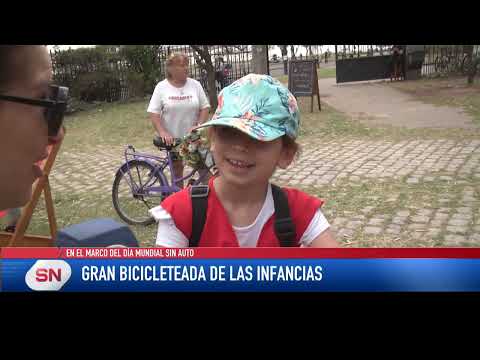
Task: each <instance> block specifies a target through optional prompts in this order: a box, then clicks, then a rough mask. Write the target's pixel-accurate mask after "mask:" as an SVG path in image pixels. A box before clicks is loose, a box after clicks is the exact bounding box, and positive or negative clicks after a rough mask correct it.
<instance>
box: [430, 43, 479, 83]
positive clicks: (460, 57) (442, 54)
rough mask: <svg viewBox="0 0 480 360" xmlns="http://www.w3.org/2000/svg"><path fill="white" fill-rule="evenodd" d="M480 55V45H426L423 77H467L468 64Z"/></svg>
mask: <svg viewBox="0 0 480 360" xmlns="http://www.w3.org/2000/svg"><path fill="white" fill-rule="evenodd" d="M479 55H480V45H425V60H424V63H423V66H422V76H424V77H435V76H448V75H455V74H458V75H466V73H465V71H466V70H467V64H468V63H469V61H471V58H472V57H475V56H479Z"/></svg>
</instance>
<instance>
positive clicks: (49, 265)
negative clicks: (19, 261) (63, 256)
mask: <svg viewBox="0 0 480 360" xmlns="http://www.w3.org/2000/svg"><path fill="white" fill-rule="evenodd" d="M71 275H72V269H71V267H70V265H69V264H68V263H67V262H66V261H63V260H37V261H36V262H35V264H33V266H32V267H31V268H30V270H28V272H27V274H26V275H25V283H26V284H27V286H28V287H29V288H30V289H32V290H36V291H58V290H60V289H61V288H62V287H63V285H65V284H66V283H67V281H68V280H69V279H70V276H71Z"/></svg>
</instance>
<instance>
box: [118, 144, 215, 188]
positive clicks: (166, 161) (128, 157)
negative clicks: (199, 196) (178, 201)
mask: <svg viewBox="0 0 480 360" xmlns="http://www.w3.org/2000/svg"><path fill="white" fill-rule="evenodd" d="M166 152H167V156H166V157H161V156H157V155H152V154H148V153H144V152H138V151H136V150H135V148H134V147H133V146H132V145H128V146H127V147H126V148H125V151H124V157H125V164H127V171H126V173H128V179H129V180H127V183H128V185H129V186H130V189H131V191H132V195H133V196H143V195H147V196H155V195H154V194H155V193H158V194H159V195H158V197H162V196H163V194H168V195H170V194H173V193H175V192H178V191H180V190H182V188H181V187H179V186H178V185H177V184H178V183H181V182H183V181H185V180H187V179H189V178H191V177H192V176H193V175H194V174H195V173H196V172H197V171H198V172H199V174H200V177H199V179H198V180H196V181H194V182H193V185H197V184H199V183H201V182H202V181H203V180H204V178H205V177H206V175H207V174H208V172H209V171H210V169H208V168H207V170H208V171H206V172H205V173H204V174H201V171H200V169H193V170H192V171H190V173H188V174H187V175H185V176H183V177H181V178H176V177H175V175H174V172H173V160H172V154H171V152H170V151H169V150H166ZM133 160H138V161H145V162H147V163H149V164H150V165H151V166H152V167H153V169H154V170H153V173H151V174H150V177H149V179H148V180H147V182H146V183H145V184H140V186H138V185H137V184H136V183H135V181H134V180H133V178H132V174H131V169H130V163H131V161H133ZM122 166H123V165H122ZM167 166H168V169H169V171H170V174H171V179H172V181H171V183H170V182H169V181H168V179H167V177H166V176H165V174H164V173H163V171H164V170H165V169H166V168H167ZM157 178H160V179H161V182H162V184H166V185H160V186H150V185H149V184H151V181H152V179H153V180H154V181H153V183H154V182H155V181H156V179H157Z"/></svg>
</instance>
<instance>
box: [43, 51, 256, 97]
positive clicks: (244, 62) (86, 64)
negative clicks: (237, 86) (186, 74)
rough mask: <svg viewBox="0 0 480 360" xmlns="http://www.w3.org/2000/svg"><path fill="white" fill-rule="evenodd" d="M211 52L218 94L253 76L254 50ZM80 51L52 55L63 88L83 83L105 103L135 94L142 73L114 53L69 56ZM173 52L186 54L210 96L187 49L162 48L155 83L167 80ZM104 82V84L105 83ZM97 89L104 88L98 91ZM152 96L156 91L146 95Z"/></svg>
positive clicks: (202, 75)
mask: <svg viewBox="0 0 480 360" xmlns="http://www.w3.org/2000/svg"><path fill="white" fill-rule="evenodd" d="M208 50H209V53H210V56H211V61H212V63H213V64H214V66H215V70H216V72H217V73H220V72H221V74H218V75H221V76H217V78H218V79H220V78H221V81H217V84H216V85H217V86H216V89H217V92H218V91H220V90H221V89H222V88H223V87H224V86H226V85H228V84H230V83H232V82H233V81H235V80H237V79H239V78H241V77H242V76H245V75H247V74H249V73H251V72H252V69H253V66H252V46H251V45H228V46H227V45H210V46H208ZM75 51H78V49H77V50H66V51H51V52H50V55H51V58H52V67H53V73H54V79H55V81H56V82H58V83H60V84H62V85H64V86H69V87H72V86H75V85H76V87H77V88H78V84H79V82H82V84H81V86H80V87H81V88H83V87H86V88H89V89H90V91H91V93H92V94H93V95H94V94H95V90H98V92H100V91H101V92H102V94H103V95H102V96H103V97H104V99H102V100H105V101H116V100H125V99H128V98H130V97H132V96H134V95H135V94H133V92H134V91H133V88H134V85H135V84H134V81H135V78H136V77H135V72H136V73H137V75H138V76H140V75H141V72H139V70H137V69H136V67H135V66H134V65H135V64H130V63H129V62H128V61H127V60H126V59H124V58H122V57H121V56H120V55H118V56H116V55H115V52H113V53H109V54H108V57H107V56H103V57H102V56H101V55H99V54H98V53H96V54H94V53H93V52H92V56H84V57H81V58H80V57H75V56H68V55H69V53H70V54H72V55H73V52H75ZM173 52H180V53H183V54H186V55H187V56H188V58H189V60H190V61H189V63H190V69H189V71H190V77H192V78H194V79H196V80H198V81H200V83H201V84H202V86H203V88H204V89H205V91H206V92H207V93H208V86H207V83H206V81H207V76H206V73H205V72H204V71H202V69H201V67H200V66H199V65H198V63H197V61H196V56H195V51H194V50H193V49H192V48H191V47H190V46H188V45H164V46H159V48H158V51H157V53H156V56H155V66H157V70H158V71H157V72H156V73H157V75H156V76H155V81H156V82H158V81H161V80H163V79H164V78H165V61H166V60H167V58H168V56H169V55H170V54H171V53H173ZM99 72H100V73H101V74H102V81H101V85H99V81H97V80H98V77H97V78H95V81H93V74H95V73H96V76H98V73H99ZM103 80H104V81H103ZM95 86H97V88H98V87H100V86H101V87H103V88H102V89H100V88H98V89H95ZM146 92H147V93H151V92H153V88H152V89H149V90H147V91H146Z"/></svg>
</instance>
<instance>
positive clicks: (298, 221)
mask: <svg viewBox="0 0 480 360" xmlns="http://www.w3.org/2000/svg"><path fill="white" fill-rule="evenodd" d="M208 186H209V188H210V193H209V195H208V208H207V218H206V221H205V226H204V228H203V232H202V236H201V238H200V242H199V244H198V246H203V247H238V246H239V245H238V241H237V237H236V236H235V232H234V230H233V228H232V225H231V224H230V222H229V220H228V217H227V213H226V211H225V209H224V208H223V205H222V204H221V202H220V201H219V199H218V197H217V194H216V193H215V188H214V186H213V178H211V179H210V181H209V183H208ZM283 190H284V192H285V194H286V195H287V199H288V205H289V207H290V215H291V217H292V219H293V222H294V223H295V229H296V239H295V243H296V244H298V242H299V240H300V238H301V237H302V235H303V233H304V232H305V230H306V229H307V227H308V225H309V224H310V221H311V220H312V219H313V216H314V215H315V212H316V211H317V210H318V208H320V207H321V206H322V205H323V201H322V200H320V199H317V198H315V197H313V196H310V195H308V194H306V193H304V192H302V191H299V190H297V189H292V188H283ZM162 207H163V208H164V209H165V210H166V211H167V212H168V213H169V214H170V215H171V216H172V218H173V221H174V222H175V226H176V227H177V228H178V229H179V230H180V231H181V232H182V233H183V234H184V235H185V237H186V238H187V239H189V238H190V236H191V234H192V200H191V198H190V192H189V188H185V189H183V190H182V191H179V192H177V193H175V194H172V195H170V196H169V197H167V198H166V199H165V200H164V201H163V202H162ZM274 217H275V214H273V215H272V216H271V217H270V219H268V220H267V222H266V223H265V225H264V226H263V229H262V232H261V233H260V238H259V239H258V242H257V247H278V246H280V244H279V242H278V239H277V237H276V235H275V230H274V228H273V224H274Z"/></svg>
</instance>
